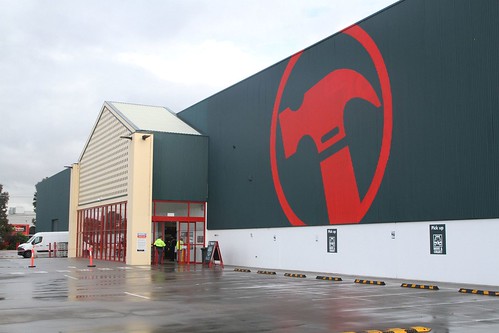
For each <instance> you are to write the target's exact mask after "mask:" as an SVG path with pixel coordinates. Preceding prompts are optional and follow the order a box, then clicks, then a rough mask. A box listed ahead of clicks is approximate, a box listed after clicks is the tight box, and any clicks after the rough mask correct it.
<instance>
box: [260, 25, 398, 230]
mask: <svg viewBox="0 0 499 333" xmlns="http://www.w3.org/2000/svg"><path fill="white" fill-rule="evenodd" d="M343 34H345V35H347V36H350V37H352V38H353V39H355V40H356V41H357V42H358V43H359V44H360V45H361V46H362V47H363V48H364V49H365V50H366V51H367V53H368V54H369V56H370V58H371V60H372V62H373V65H374V68H375V69H376V73H377V75H378V78H379V84H380V87H381V96H378V95H377V94H376V92H375V90H374V89H373V87H372V85H371V84H370V83H369V81H368V80H367V79H366V78H365V77H364V76H363V75H362V74H360V73H358V72H356V71H354V70H352V69H346V68H345V69H337V70H334V71H332V72H330V73H329V74H328V75H326V76H325V77H324V78H323V79H321V80H320V81H319V82H317V83H316V84H315V85H314V86H312V87H311V88H310V89H309V90H308V91H306V92H305V94H304V95H303V102H302V105H301V106H300V107H299V108H298V109H297V110H291V109H289V108H287V109H285V110H282V111H281V110H280V104H281V98H282V94H283V92H284V90H285V88H286V84H287V82H288V79H289V76H290V74H291V72H292V71H293V68H294V66H295V65H296V63H297V61H298V59H299V58H300V57H301V55H302V52H300V53H297V54H295V55H294V56H292V57H291V59H290V60H289V63H288V65H287V67H286V69H285V71H284V74H283V76H282V78H281V82H280V84H279V88H278V91H277V96H276V99H275V102H274V109H273V113H272V121H271V128H270V163H271V171H272V178H273V181H274V187H275V190H276V193H277V197H278V199H279V203H280V205H281V207H282V209H283V211H284V213H285V215H286V217H287V218H288V220H289V222H290V223H291V225H294V226H300V225H306V223H305V222H304V221H302V220H301V219H300V218H299V217H298V216H297V215H296V213H295V212H294V211H293V209H292V207H291V205H290V204H289V202H288V200H287V198H286V195H285V193H284V190H283V187H282V184H281V180H280V178H279V168H278V165H277V157H276V142H277V140H276V137H277V125H278V124H279V126H280V129H281V131H280V134H281V138H282V149H283V151H284V157H285V158H289V157H291V156H292V155H294V154H295V153H296V152H297V147H298V143H299V142H300V140H301V139H302V138H304V137H305V136H307V137H309V138H311V139H312V140H313V141H314V143H315V146H316V148H317V151H318V153H321V152H323V151H325V150H326V149H327V148H329V147H331V146H333V145H335V144H336V143H338V142H339V141H340V140H341V139H343V138H344V137H345V135H346V133H345V130H344V123H343V113H344V108H345V105H346V103H347V102H348V101H349V100H351V99H353V98H361V99H363V100H365V101H367V102H369V103H371V104H372V105H374V106H375V107H376V108H381V107H382V108H383V131H382V141H381V149H380V152H379V158H378V162H377V164H376V170H375V172H374V176H373V178H372V180H371V183H370V185H369V187H368V190H367V192H366V193H365V195H364V197H363V198H361V197H360V195H359V190H358V188H357V182H356V177H355V173H354V169H353V165H352V159H351V155H350V149H349V147H348V146H345V147H343V148H341V149H340V150H338V151H337V152H335V153H334V154H332V155H330V156H329V157H327V158H325V159H324V160H322V161H321V162H320V169H321V173H322V182H323V187H324V197H325V202H326V206H327V213H328V219H329V223H330V224H348V223H359V222H360V221H361V220H362V218H363V217H364V216H365V214H366V213H367V211H368V210H369V208H370V207H371V204H372V202H373V200H374V198H375V197H376V194H377V193H378V190H379V187H380V185H381V181H382V179H383V175H384V173H385V169H386V164H387V162H388V158H389V155H390V147H391V138H392V122H393V119H392V118H393V117H392V95H391V88H390V80H389V77H388V72H387V70H386V66H385V62H384V60H383V57H382V55H381V52H380V51H379V49H378V47H377V46H376V44H375V43H374V41H373V40H372V38H371V37H370V36H369V35H368V34H367V33H366V32H365V31H364V30H363V29H362V28H360V27H359V26H357V25H355V26H352V27H350V28H348V29H346V30H344V31H343ZM324 106H327V107H324Z"/></svg>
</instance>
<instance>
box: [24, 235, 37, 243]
mask: <svg viewBox="0 0 499 333" xmlns="http://www.w3.org/2000/svg"><path fill="white" fill-rule="evenodd" d="M33 239H35V236H31V238H30V239H28V241H27V242H26V243H31V242H32V241H33Z"/></svg>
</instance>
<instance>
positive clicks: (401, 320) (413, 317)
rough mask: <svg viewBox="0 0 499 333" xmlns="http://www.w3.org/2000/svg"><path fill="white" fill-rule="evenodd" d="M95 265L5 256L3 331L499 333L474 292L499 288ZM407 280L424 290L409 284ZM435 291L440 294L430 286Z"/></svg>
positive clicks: (489, 300) (498, 317)
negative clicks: (415, 332)
mask: <svg viewBox="0 0 499 333" xmlns="http://www.w3.org/2000/svg"><path fill="white" fill-rule="evenodd" d="M88 264H89V262H88V261H87V260H83V259H68V258H37V259H36V260H35V266H36V267H34V268H29V267H28V266H29V265H30V259H23V258H21V257H17V255H16V253H15V252H12V251H0V332H43V333H45V332H144V333H145V332H147V333H153V332H177V333H178V332H345V331H353V332H357V331H362V330H387V329H389V328H404V329H408V328H410V327H414V326H420V327H427V328H431V329H432V331H431V332H437V333H441V332H452V333H464V332H466V333H470V332H472V333H481V332H499V296H486V295H479V294H474V293H472V291H471V290H472V289H476V290H480V291H493V290H499V287H491V286H488V287H487V286H467V285H461V286H460V285H454V284H441V283H440V284H438V283H428V282H418V281H401V280H393V279H390V280H387V279H379V278H378V279H375V278H373V279H369V278H366V277H353V276H337V275H334V274H320V273H311V272H289V271H273V270H269V269H265V270H262V269H261V270H260V271H261V272H260V273H257V271H258V270H259V269H256V268H243V269H249V270H251V272H245V271H236V270H235V269H239V267H237V268H236V267H228V266H225V267H224V268H223V269H222V268H221V267H220V266H219V265H216V266H215V267H212V268H208V267H204V266H202V265H177V264H175V263H170V262H168V263H166V264H164V265H159V266H127V265H125V264H123V263H116V262H104V261H94V264H96V267H92V268H90V267H87V266H88ZM273 272H275V275H273V274H271V273H273ZM286 273H289V274H291V276H285V274H286ZM317 276H327V277H338V278H341V279H342V281H334V280H320V279H317ZM358 278H360V279H361V280H360V281H357V282H355V280H356V279H358ZM375 282H384V283H385V285H376V284H371V283H375ZM404 282H409V283H415V284H418V283H419V284H420V286H419V288H414V286H413V287H410V288H405V287H401V284H402V283H404ZM435 285H436V286H438V287H439V289H438V290H430V289H421V288H422V287H421V286H426V287H429V286H435ZM460 288H466V289H470V290H469V292H468V293H463V292H459V289H460Z"/></svg>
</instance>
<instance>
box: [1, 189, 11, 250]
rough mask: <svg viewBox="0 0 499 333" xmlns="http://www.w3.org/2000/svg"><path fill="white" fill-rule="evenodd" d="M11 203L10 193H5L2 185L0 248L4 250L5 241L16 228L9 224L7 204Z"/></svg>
mask: <svg viewBox="0 0 499 333" xmlns="http://www.w3.org/2000/svg"><path fill="white" fill-rule="evenodd" d="M8 203H9V193H7V192H3V185H2V184H0V248H3V245H4V242H5V240H7V239H8V238H9V236H10V235H11V234H12V231H14V228H13V227H12V226H11V225H10V224H9V219H8V218H7V204H8Z"/></svg>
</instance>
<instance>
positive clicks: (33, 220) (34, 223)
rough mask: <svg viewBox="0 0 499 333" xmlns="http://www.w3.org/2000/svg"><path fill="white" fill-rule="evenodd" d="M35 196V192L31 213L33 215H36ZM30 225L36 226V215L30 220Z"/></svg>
mask: <svg viewBox="0 0 499 333" xmlns="http://www.w3.org/2000/svg"><path fill="white" fill-rule="evenodd" d="M36 195H37V192H36V191H35V194H34V195H33V212H35V214H36ZM31 223H33V226H36V215H35V217H34V218H33V219H32V220H31Z"/></svg>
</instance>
